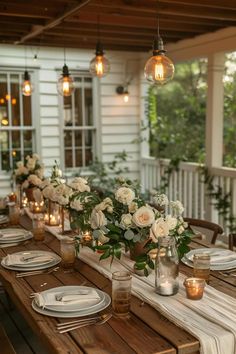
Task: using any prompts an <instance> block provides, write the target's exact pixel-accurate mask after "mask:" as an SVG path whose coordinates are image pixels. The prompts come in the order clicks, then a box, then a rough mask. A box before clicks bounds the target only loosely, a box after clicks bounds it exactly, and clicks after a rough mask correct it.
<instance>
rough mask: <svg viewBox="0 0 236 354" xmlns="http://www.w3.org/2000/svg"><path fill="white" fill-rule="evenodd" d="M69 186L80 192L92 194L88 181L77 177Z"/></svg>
mask: <svg viewBox="0 0 236 354" xmlns="http://www.w3.org/2000/svg"><path fill="white" fill-rule="evenodd" d="M69 186H70V187H71V188H73V189H75V190H76V191H79V192H90V187H89V186H88V182H87V180H86V179H85V178H82V177H75V178H74V179H73V181H72V182H70V184H69Z"/></svg>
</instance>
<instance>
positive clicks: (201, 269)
mask: <svg viewBox="0 0 236 354" xmlns="http://www.w3.org/2000/svg"><path fill="white" fill-rule="evenodd" d="M210 261H211V256H210V254H208V253H195V254H194V256H193V274H194V277H196V278H200V279H204V280H205V281H206V282H207V283H209V277H210Z"/></svg>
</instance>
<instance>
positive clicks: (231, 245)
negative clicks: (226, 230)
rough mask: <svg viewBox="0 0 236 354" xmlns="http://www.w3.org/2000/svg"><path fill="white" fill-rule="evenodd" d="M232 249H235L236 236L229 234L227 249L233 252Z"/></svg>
mask: <svg viewBox="0 0 236 354" xmlns="http://www.w3.org/2000/svg"><path fill="white" fill-rule="evenodd" d="M234 247H236V234H229V249H230V250H231V251H234Z"/></svg>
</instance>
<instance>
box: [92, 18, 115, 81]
mask: <svg viewBox="0 0 236 354" xmlns="http://www.w3.org/2000/svg"><path fill="white" fill-rule="evenodd" d="M97 31H98V41H97V45H96V52H95V54H96V55H95V57H94V58H93V59H92V60H91V61H90V65H89V71H90V73H91V75H92V76H97V77H103V76H106V75H107V74H108V73H109V71H110V63H109V60H108V59H107V58H106V57H105V56H104V51H103V45H102V43H101V42H100V39H99V38H100V18H99V15H98V30H97Z"/></svg>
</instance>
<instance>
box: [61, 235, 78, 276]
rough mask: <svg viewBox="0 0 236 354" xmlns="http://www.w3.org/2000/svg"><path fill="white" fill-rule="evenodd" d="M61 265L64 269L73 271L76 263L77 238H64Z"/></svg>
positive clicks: (62, 239)
mask: <svg viewBox="0 0 236 354" xmlns="http://www.w3.org/2000/svg"><path fill="white" fill-rule="evenodd" d="M60 249H61V264H62V267H63V268H64V269H72V268H73V266H74V263H75V238H74V237H70V236H62V238H61V240H60Z"/></svg>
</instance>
